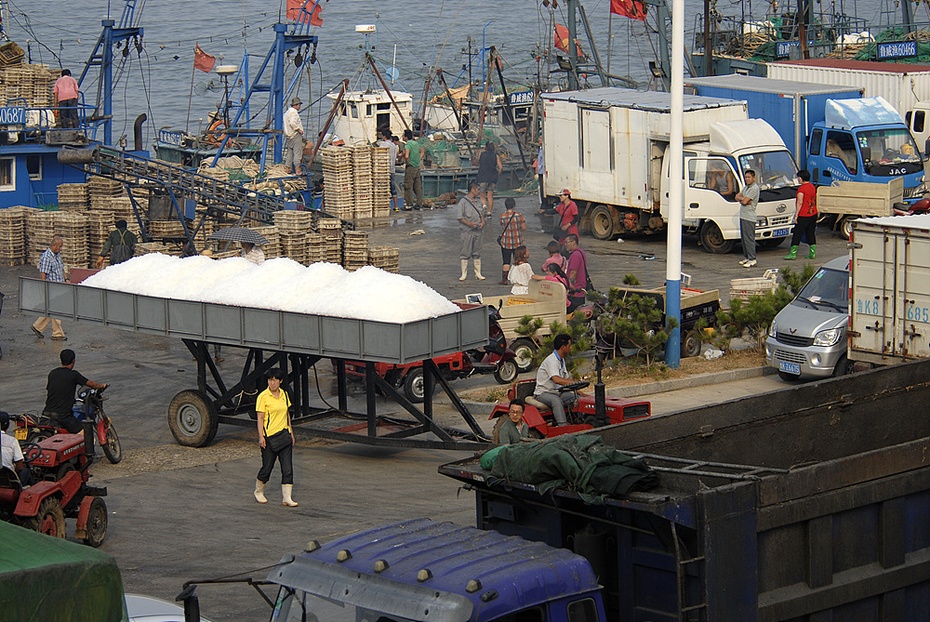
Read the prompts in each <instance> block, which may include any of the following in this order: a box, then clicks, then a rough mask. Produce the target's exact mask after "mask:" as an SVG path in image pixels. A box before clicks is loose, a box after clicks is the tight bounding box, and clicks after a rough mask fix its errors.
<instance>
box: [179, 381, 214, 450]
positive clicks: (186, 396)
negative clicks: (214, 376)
mask: <svg viewBox="0 0 930 622" xmlns="http://www.w3.org/2000/svg"><path fill="white" fill-rule="evenodd" d="M219 425H220V421H219V418H218V417H217V414H216V409H214V408H213V403H212V402H210V400H208V399H207V396H206V395H204V394H203V393H202V392H200V391H198V390H196V389H189V390H187V391H181V392H180V393H178V394H177V395H175V396H174V398H172V400H171V403H170V404H168V428H170V429H171V434H172V435H173V436H174V440H176V441H177V442H178V445H184V446H185V447H204V446H206V445H209V444H210V442H211V441H212V440H213V437H215V436H216V429H217V428H218V427H219Z"/></svg>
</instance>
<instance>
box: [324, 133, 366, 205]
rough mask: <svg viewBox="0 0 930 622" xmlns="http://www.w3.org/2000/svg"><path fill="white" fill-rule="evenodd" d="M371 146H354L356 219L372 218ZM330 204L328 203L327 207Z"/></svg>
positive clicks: (353, 174)
mask: <svg viewBox="0 0 930 622" xmlns="http://www.w3.org/2000/svg"><path fill="white" fill-rule="evenodd" d="M371 158H372V155H371V147H370V146H368V145H356V146H354V147H352V185H353V190H354V192H355V220H367V219H370V218H371V209H372V205H373V198H374V197H373V195H372V192H373V191H374V188H373V186H372V179H371V165H372V162H371ZM328 206H329V204H328V203H327V207H328Z"/></svg>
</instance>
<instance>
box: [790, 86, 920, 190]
mask: <svg viewBox="0 0 930 622" xmlns="http://www.w3.org/2000/svg"><path fill="white" fill-rule="evenodd" d="M807 152H808V155H807V168H808V170H809V171H810V173H811V181H812V182H813V183H814V185H817V186H829V185H831V184H832V183H833V182H839V181H864V182H873V183H886V182H888V180H889V178H892V177H903V178H904V199H905V200H906V201H916V200H918V199H920V198H922V196H923V194H924V191H925V188H924V165H923V161H922V160H921V155H920V150H919V149H918V148H917V143H915V142H914V138H913V137H912V136H911V133H910V131H909V130H908V128H907V125H905V124H904V120H903V119H902V118H901V115H899V114H898V112H897V111H896V110H895V109H894V108H893V107H892V106H891V104H889V103H888V102H887V101H885V100H884V99H883V98H881V97H870V98H866V99H840V100H833V99H830V100H827V103H826V109H825V114H824V121H823V122H821V123H815V124H814V126H813V128H812V129H811V133H810V139H809V142H808V149H807Z"/></svg>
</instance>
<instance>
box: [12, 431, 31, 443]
mask: <svg viewBox="0 0 930 622" xmlns="http://www.w3.org/2000/svg"><path fill="white" fill-rule="evenodd" d="M14 436H16V440H18V441H24V440H26V437H28V436H29V430H27V429H26V428H16V434H15V435H14Z"/></svg>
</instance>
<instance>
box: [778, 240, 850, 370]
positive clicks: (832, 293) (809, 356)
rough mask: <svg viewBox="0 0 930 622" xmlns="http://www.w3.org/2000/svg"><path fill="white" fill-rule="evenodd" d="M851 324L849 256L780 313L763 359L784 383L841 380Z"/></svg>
mask: <svg viewBox="0 0 930 622" xmlns="http://www.w3.org/2000/svg"><path fill="white" fill-rule="evenodd" d="M848 322H849V257H847V256H845V255H844V256H842V257H837V258H836V259H833V260H831V261H828V262H827V263H826V264H824V265H823V266H822V267H821V268H820V269H819V270H818V271H817V272H816V273H815V274H814V276H812V277H811V279H810V280H809V281H808V282H807V284H806V285H805V286H804V288H803V289H802V290H801V292H800V293H799V294H798V295H797V297H796V298H795V299H794V300H792V301H791V302H790V303H789V304H788V306H786V307H785V308H784V309H782V310H781V311H779V312H778V315H776V316H775V320H774V321H773V322H772V325H771V327H769V334H768V337H767V338H766V340H765V356H766V359H767V360H768V362H769V365H771V366H772V367H774V368H776V369H777V370H778V377H779V378H781V379H782V380H801V379H814V378H829V377H831V376H841V375H843V374H846V373H848V372H849V371H850V367H851V365H850V363H849V360H848V359H847V357H846V326H847V324H848Z"/></svg>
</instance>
